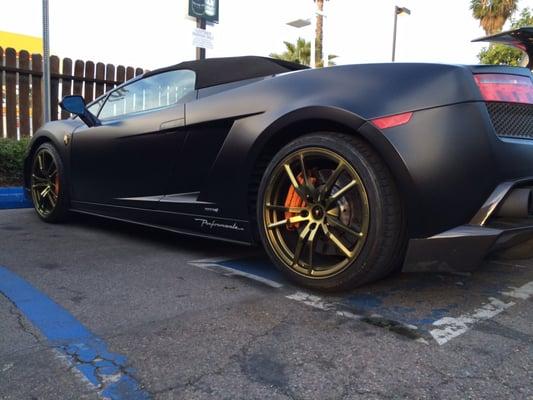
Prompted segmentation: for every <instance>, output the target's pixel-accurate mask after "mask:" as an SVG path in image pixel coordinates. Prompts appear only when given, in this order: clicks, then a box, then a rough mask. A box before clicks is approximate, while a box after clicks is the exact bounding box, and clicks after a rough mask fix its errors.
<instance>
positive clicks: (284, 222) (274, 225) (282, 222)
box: [267, 219, 289, 229]
mask: <svg viewBox="0 0 533 400" xmlns="http://www.w3.org/2000/svg"><path fill="white" fill-rule="evenodd" d="M287 222H289V220H288V219H282V220H280V221H276V222H272V223H271V224H268V225H267V228H268V229H272V228H276V227H278V226H281V225H285V224H286V223H287Z"/></svg>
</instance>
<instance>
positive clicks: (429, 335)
mask: <svg viewBox="0 0 533 400" xmlns="http://www.w3.org/2000/svg"><path fill="white" fill-rule="evenodd" d="M532 298H533V260H521V261H509V260H506V259H503V260H502V259H498V260H492V261H487V262H486V263H485V264H484V265H482V266H481V267H480V269H479V270H477V271H476V272H474V273H471V274H399V275H396V276H393V277H391V278H389V279H387V280H385V281H382V282H379V283H377V284H374V285H369V286H366V287H363V288H360V289H357V290H353V291H351V292H349V293H344V294H339V295H335V296H325V295H322V294H319V293H311V292H309V291H306V290H302V289H301V288H298V287H295V286H293V285H291V284H289V283H287V282H286V281H285V280H284V279H283V278H282V277H281V276H279V274H277V273H276V272H275V271H274V270H273V267H272V266H270V265H269V263H268V261H267V260H266V258H265V256H264V255H263V254H262V252H261V251H260V250H258V249H253V248H247V247H240V246H235V245H230V244H226V243H221V242H214V241H208V240H202V239H191V238H186V237H183V236H179V235H175V234H172V233H166V232H159V231H156V230H153V229H149V228H144V227H138V226H132V225H126V224H122V223H118V222H113V221H105V220H101V219H97V218H91V217H84V216H77V217H75V218H74V219H73V221H71V222H69V223H68V224H65V225H49V224H44V223H42V222H40V221H39V220H38V218H37V216H36V215H35V214H34V212H33V210H31V209H21V210H2V211H0V398H1V399H17V400H18V399H93V398H94V399H96V398H102V397H103V398H106V397H108V398H114V399H144V398H156V399H359V398H361V399H403V398H413V399H489V398H490V399H533V383H532V382H533V324H532V320H533V309H532V307H531V306H532V304H533V303H532Z"/></svg>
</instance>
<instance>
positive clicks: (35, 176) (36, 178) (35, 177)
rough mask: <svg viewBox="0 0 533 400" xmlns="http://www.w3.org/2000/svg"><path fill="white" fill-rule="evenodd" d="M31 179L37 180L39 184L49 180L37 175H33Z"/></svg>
mask: <svg viewBox="0 0 533 400" xmlns="http://www.w3.org/2000/svg"><path fill="white" fill-rule="evenodd" d="M31 177H32V178H33V179H35V180H36V181H39V182H48V179H46V178H42V177H40V176H37V175H35V174H32V175H31Z"/></svg>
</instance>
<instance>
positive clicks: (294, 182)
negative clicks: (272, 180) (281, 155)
mask: <svg viewBox="0 0 533 400" xmlns="http://www.w3.org/2000/svg"><path fill="white" fill-rule="evenodd" d="M283 168H285V172H286V173H287V175H288V176H289V179H290V180H291V183H292V186H294V188H295V189H296V190H298V188H299V187H300V184H299V183H298V181H297V180H296V177H295V176H294V174H293V173H292V169H291V166H290V165H289V164H283Z"/></svg>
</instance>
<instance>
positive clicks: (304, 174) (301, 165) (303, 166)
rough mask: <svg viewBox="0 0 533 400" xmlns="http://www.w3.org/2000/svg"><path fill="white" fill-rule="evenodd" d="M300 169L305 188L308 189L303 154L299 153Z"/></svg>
mask: <svg viewBox="0 0 533 400" xmlns="http://www.w3.org/2000/svg"><path fill="white" fill-rule="evenodd" d="M300 167H301V168H302V176H303V178H304V184H305V186H307V187H309V180H308V179H307V171H306V170H305V163H304V155H303V153H300Z"/></svg>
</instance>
